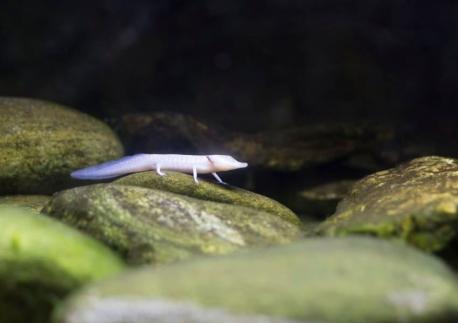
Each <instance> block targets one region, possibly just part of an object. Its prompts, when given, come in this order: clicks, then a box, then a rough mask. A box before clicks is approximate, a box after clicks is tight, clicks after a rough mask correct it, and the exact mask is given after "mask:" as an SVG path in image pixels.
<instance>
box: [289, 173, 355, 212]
mask: <svg viewBox="0 0 458 323" xmlns="http://www.w3.org/2000/svg"><path fill="white" fill-rule="evenodd" d="M354 183H355V181H353V180H341V181H335V182H330V183H326V184H321V185H318V186H315V187H311V188H307V189H304V190H302V191H300V192H298V193H297V194H296V195H295V196H294V197H293V198H292V201H291V202H290V203H289V204H290V205H291V207H292V208H293V209H294V210H295V211H296V212H298V213H300V214H304V215H305V216H308V217H315V218H323V217H327V216H329V215H331V214H333V213H334V212H335V211H336V206H337V203H338V202H339V201H340V200H341V199H343V198H344V197H345V195H346V194H347V193H348V191H350V189H351V187H352V186H353V184H354Z"/></svg>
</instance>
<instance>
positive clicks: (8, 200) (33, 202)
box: [0, 195, 51, 212]
mask: <svg viewBox="0 0 458 323" xmlns="http://www.w3.org/2000/svg"><path fill="white" fill-rule="evenodd" d="M50 199H51V196H48V195H7V196H0V205H6V204H8V205H16V206H22V207H28V208H31V209H33V210H35V211H38V212H40V211H41V209H42V208H43V206H44V205H45V204H46V203H48V202H49V200H50Z"/></svg>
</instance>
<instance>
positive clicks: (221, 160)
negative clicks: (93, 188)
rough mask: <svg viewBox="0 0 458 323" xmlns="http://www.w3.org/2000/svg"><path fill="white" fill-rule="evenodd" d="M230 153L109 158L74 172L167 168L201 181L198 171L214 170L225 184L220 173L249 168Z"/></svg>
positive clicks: (100, 174)
mask: <svg viewBox="0 0 458 323" xmlns="http://www.w3.org/2000/svg"><path fill="white" fill-rule="evenodd" d="M247 166H248V164H247V163H242V162H239V161H237V160H235V159H234V158H233V157H231V156H228V155H176V154H162V155H161V154H138V155H133V156H126V157H123V158H121V159H117V160H112V161H108V162H105V163H102V164H99V165H95V166H91V167H87V168H83V169H80V170H77V171H75V172H73V173H71V176H72V177H73V178H77V179H88V180H99V179H107V178H113V177H118V176H121V175H125V174H130V173H137V172H143V171H148V170H156V172H157V173H158V174H159V175H161V176H164V175H165V173H164V172H162V171H163V170H172V171H178V172H183V173H192V174H193V175H194V181H195V182H196V183H198V182H199V181H198V180H197V174H208V173H212V174H213V176H215V178H216V179H217V180H218V182H220V183H223V181H222V180H221V179H220V178H219V176H218V175H217V174H216V172H220V171H228V170H233V169H237V168H244V167H247Z"/></svg>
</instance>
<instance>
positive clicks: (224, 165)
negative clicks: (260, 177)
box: [207, 155, 248, 171]
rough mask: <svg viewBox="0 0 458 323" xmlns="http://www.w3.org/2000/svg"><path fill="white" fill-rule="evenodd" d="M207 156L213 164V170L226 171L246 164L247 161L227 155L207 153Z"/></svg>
mask: <svg viewBox="0 0 458 323" xmlns="http://www.w3.org/2000/svg"><path fill="white" fill-rule="evenodd" d="M207 158H208V160H209V161H210V163H211V164H212V165H213V167H214V169H215V171H226V170H232V169H237V168H244V167H247V166H248V164H247V163H242V162H239V161H237V160H236V159H235V158H233V157H232V156H229V155H208V156H207Z"/></svg>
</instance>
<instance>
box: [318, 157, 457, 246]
mask: <svg viewBox="0 0 458 323" xmlns="http://www.w3.org/2000/svg"><path fill="white" fill-rule="evenodd" d="M457 204H458V161H457V160H456V159H451V158H443V157H436V156H430V157H422V158H417V159H414V160H412V161H410V162H407V163H404V164H402V165H400V166H398V167H396V168H392V169H389V170H385V171H380V172H377V173H375V174H373V175H370V176H367V177H366V178H364V179H362V180H360V181H358V182H356V183H355V185H354V186H353V188H352V190H351V192H350V194H349V195H348V196H347V197H346V198H344V199H343V200H342V201H341V202H340V203H339V205H338V207H337V211H336V213H335V214H334V215H332V216H331V217H330V218H328V219H327V220H326V221H324V222H323V223H322V224H321V225H320V226H319V227H318V229H317V232H318V233H319V234H324V235H330V236H341V235H348V234H368V235H376V236H379V237H385V238H400V239H404V240H406V241H408V242H409V243H411V244H413V245H415V246H417V247H419V248H421V249H423V250H427V251H438V250H440V249H443V248H444V247H445V246H446V245H447V244H448V243H449V242H450V240H452V239H453V238H454V237H455V236H456V232H457V229H458V228H457V223H458V210H457Z"/></svg>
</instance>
